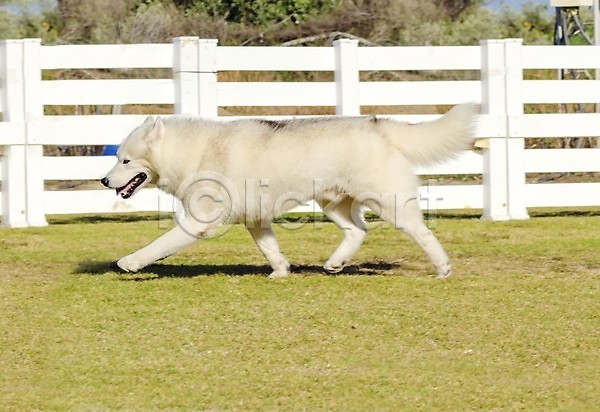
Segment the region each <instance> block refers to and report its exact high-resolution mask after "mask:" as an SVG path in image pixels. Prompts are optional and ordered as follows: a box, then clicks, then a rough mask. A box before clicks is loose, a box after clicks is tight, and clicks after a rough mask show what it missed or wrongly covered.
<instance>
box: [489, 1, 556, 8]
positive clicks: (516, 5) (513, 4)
mask: <svg viewBox="0 0 600 412" xmlns="http://www.w3.org/2000/svg"><path fill="white" fill-rule="evenodd" d="M532 2H533V3H540V4H546V5H548V6H550V0H532ZM525 3H527V0H485V4H486V5H487V6H488V7H490V8H492V9H494V10H500V9H501V8H502V5H507V6H509V7H512V8H513V9H516V10H520V9H521V6H522V5H523V4H525Z"/></svg>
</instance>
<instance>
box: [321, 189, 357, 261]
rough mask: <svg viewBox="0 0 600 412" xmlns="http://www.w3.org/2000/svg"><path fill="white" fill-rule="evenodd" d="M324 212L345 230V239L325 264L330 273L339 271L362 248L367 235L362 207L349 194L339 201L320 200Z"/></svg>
mask: <svg viewBox="0 0 600 412" xmlns="http://www.w3.org/2000/svg"><path fill="white" fill-rule="evenodd" d="M319 205H320V206H321V209H322V210H323V213H325V215H326V216H327V217H328V218H329V219H331V220H332V221H333V222H334V223H336V224H337V225H338V226H339V227H340V228H342V230H343V231H344V239H343V240H342V243H340V245H339V246H338V247H337V249H336V250H335V252H333V255H331V257H330V258H329V260H327V262H326V263H325V265H324V266H323V267H324V269H325V270H326V271H328V272H329V273H338V272H340V271H341V270H342V269H343V268H344V266H345V265H346V264H347V263H348V261H349V260H350V259H351V258H352V256H354V254H355V253H356V252H357V251H358V249H359V248H360V245H361V244H362V242H363V241H364V240H365V237H366V236H367V227H366V225H365V222H364V220H363V215H362V207H361V205H360V204H358V203H355V202H354V199H353V198H351V197H349V196H347V197H345V198H344V199H342V200H341V201H339V202H330V203H326V202H323V201H319Z"/></svg>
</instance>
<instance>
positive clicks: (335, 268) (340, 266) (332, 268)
mask: <svg viewBox="0 0 600 412" xmlns="http://www.w3.org/2000/svg"><path fill="white" fill-rule="evenodd" d="M346 263H347V262H346V261H344V262H341V263H333V262H330V261H327V263H325V265H323V269H325V270H326V271H327V273H331V274H332V275H333V274H335V273H340V272H341V271H342V270H344V267H345V266H346Z"/></svg>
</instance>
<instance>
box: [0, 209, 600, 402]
mask: <svg viewBox="0 0 600 412" xmlns="http://www.w3.org/2000/svg"><path fill="white" fill-rule="evenodd" d="M369 224H370V225H371V226H381V224H380V223H379V222H371V223H369ZM165 226H168V224H165V222H164V221H158V220H157V219H156V218H155V217H152V216H140V215H130V216H114V217H110V216H104V217H90V216H82V217H68V218H65V217H56V218H53V219H52V220H51V225H50V226H49V227H47V228H39V229H33V228H32V229H22V230H14V229H13V230H11V229H6V228H2V229H0V313H1V316H0V365H2V366H1V370H2V372H1V373H0V405H1V409H2V410H7V411H21V410H85V411H90V410H219V411H220V410H261V411H262V410H294V411H295V410H307V411H309V410H310V411H313V410H344V411H345V410H350V411H352V410H356V411H358V410H378V411H385V410H389V411H395V410H521V409H522V410H544V411H546V410H560V411H568V410H572V411H583V410H592V409H594V408H597V405H599V404H600V358H599V355H600V307H599V306H600V305H599V303H598V302H599V298H600V296H599V293H598V292H599V289H600V254H599V253H598V251H599V250H600V218H599V214H598V212H597V211H589V212H585V213H581V215H580V216H575V215H568V216H565V215H560V214H559V215H557V216H551V214H548V213H545V214H538V215H537V216H535V217H533V218H532V219H530V220H528V221H514V222H494V223H492V222H486V221H480V220H478V219H476V218H475V217H474V216H470V215H462V216H450V217H441V218H438V219H436V220H435V221H433V222H432V226H433V228H434V230H435V232H436V234H437V236H438V237H439V238H440V240H441V241H442V243H443V244H444V245H445V246H446V248H447V250H448V253H449V254H450V255H451V257H452V258H453V261H454V265H455V276H454V277H452V278H450V279H447V280H438V279H435V278H434V277H433V270H432V268H431V266H430V264H429V262H428V261H427V260H426V258H425V257H424V255H423V253H422V252H421V251H420V250H419V249H418V248H417V247H416V246H415V245H414V244H413V243H412V242H410V241H409V240H408V239H407V238H406V237H405V236H404V235H403V234H401V233H398V232H395V231H394V230H392V229H390V228H389V227H386V226H381V227H378V228H374V229H373V230H371V233H370V234H369V236H368V237H367V241H366V242H365V244H364V246H363V248H362V249H361V251H360V252H359V254H358V255H357V256H356V259H355V260H354V262H353V264H352V266H351V267H349V268H348V271H347V272H346V273H344V274H341V275H337V276H331V275H324V274H323V273H322V272H321V270H320V269H319V267H320V265H321V264H322V263H323V262H324V261H325V260H326V258H327V257H328V255H329V254H330V253H331V252H332V251H333V249H334V248H335V246H336V245H337V242H338V241H339V240H340V235H341V234H340V232H339V230H338V229H337V228H335V227H334V226H333V225H332V224H330V223H324V222H313V223H307V224H305V225H304V227H302V228H300V229H297V230H289V229H284V228H283V227H281V226H279V227H278V228H277V229H276V230H277V233H278V235H279V237H280V243H281V245H282V249H283V251H284V252H285V253H286V255H287V256H288V258H289V260H290V261H291V262H292V264H293V270H294V271H295V275H294V276H291V277H289V278H286V279H281V280H271V279H268V278H267V277H266V274H267V273H269V268H268V267H267V266H266V263H265V262H264V259H263V258H262V256H261V255H260V253H259V252H258V250H257V249H256V247H255V246H254V244H253V243H252V240H251V238H250V236H249V235H248V234H247V233H246V232H245V230H244V229H243V228H242V227H240V226H234V227H232V228H231V229H230V230H229V231H228V233H226V234H225V235H224V236H221V237H219V238H217V239H214V240H209V241H204V242H202V243H197V244H195V245H194V246H192V247H190V248H189V249H187V250H185V251H183V252H181V253H179V254H177V255H175V256H173V257H171V258H169V259H167V260H164V261H162V262H160V264H157V265H153V266H151V267H150V268H148V269H147V270H144V271H143V272H142V273H138V274H133V275H132V274H121V273H118V272H116V271H115V270H114V269H112V268H111V266H110V262H112V261H114V260H116V259H117V258H119V257H121V256H122V255H124V254H126V253H129V252H131V251H133V250H135V249H136V248H138V247H140V246H142V245H144V244H145V243H146V242H148V241H150V240H152V239H153V238H155V237H157V236H158V235H160V234H161V233H163V232H164V231H165V230H166V229H165Z"/></svg>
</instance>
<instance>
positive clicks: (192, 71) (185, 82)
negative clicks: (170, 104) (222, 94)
mask: <svg viewBox="0 0 600 412" xmlns="http://www.w3.org/2000/svg"><path fill="white" fill-rule="evenodd" d="M198 71H199V68H198V37H175V38H174V39H173V80H174V81H175V114H184V115H197V114H198V112H199V109H198V102H199V98H198V90H199V87H198Z"/></svg>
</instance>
